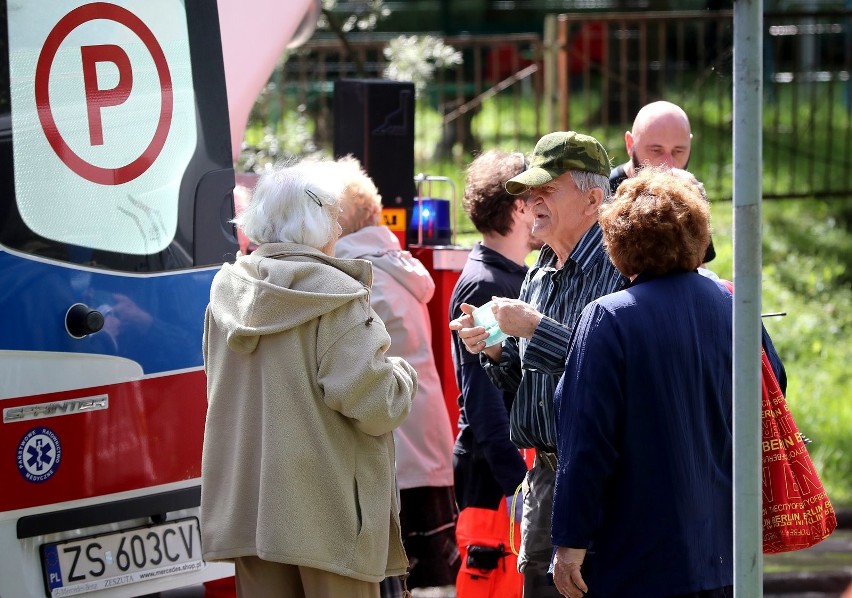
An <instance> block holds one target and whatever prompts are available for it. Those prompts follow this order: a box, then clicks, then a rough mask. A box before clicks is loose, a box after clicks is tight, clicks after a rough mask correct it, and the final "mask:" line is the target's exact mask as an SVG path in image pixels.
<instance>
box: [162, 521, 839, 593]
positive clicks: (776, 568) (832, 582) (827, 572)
mask: <svg viewBox="0 0 852 598" xmlns="http://www.w3.org/2000/svg"><path fill="white" fill-rule="evenodd" d="M154 596H156V595H154ZM412 596H413V598H455V591H454V589H453V588H451V587H446V588H418V589H415V590H413V591H412ZM159 597H160V598H202V597H205V592H204V588H203V587H201V586H196V587H194V588H184V589H183V590H173V591H170V592H162V593H160V594H159ZM206 598H210V597H209V594H208V596H207V597H206ZM744 598H750V597H748V596H746V597H744ZM763 598H852V509H843V510H839V511H838V512H837V529H836V530H835V531H834V533H832V534H831V535H830V536H829V537H828V538H826V539H825V540H823V541H822V542H820V543H819V544H817V545H815V546H812V547H810V548H807V549H805V550H796V551H794V552H784V553H781V554H768V555H764V557H763Z"/></svg>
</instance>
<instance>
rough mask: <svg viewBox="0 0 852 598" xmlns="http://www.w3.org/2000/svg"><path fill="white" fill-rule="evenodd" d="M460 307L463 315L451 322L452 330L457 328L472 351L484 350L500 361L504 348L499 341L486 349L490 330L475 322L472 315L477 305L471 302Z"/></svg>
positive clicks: (466, 345) (466, 346) (461, 337)
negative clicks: (486, 340)
mask: <svg viewBox="0 0 852 598" xmlns="http://www.w3.org/2000/svg"><path fill="white" fill-rule="evenodd" d="M460 308H461V310H462V315H460V316H459V317H458V318H456V319H455V320H452V321H451V322H450V330H455V331H457V332H458V333H459V338H460V339H461V342H463V343H464V346H465V348H467V350H468V351H470V352H471V353H473V354H476V353H482V352H484V353H485V354H486V355H487V356H488V358H489V359H491V360H492V361H496V362H499V361H500V355H501V354H502V353H503V349H502V348H501V347H500V344H499V343H498V344H496V345H492V346H491V347H488V348H487V349H486V347H485V339H487V338H488V332H487V331H486V330H485V328H484V327H483V326H477V325H476V324H474V322H473V315H471V314H473V310H474V309H476V307H474V306H473V305H470V304H469V303H462V304H461V306H460Z"/></svg>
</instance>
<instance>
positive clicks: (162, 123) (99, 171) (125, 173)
mask: <svg viewBox="0 0 852 598" xmlns="http://www.w3.org/2000/svg"><path fill="white" fill-rule="evenodd" d="M96 19H106V20H110V21H115V22H117V23H120V24H122V25H124V26H125V27H127V28H128V29H130V30H131V31H132V32H133V33H135V34H136V35H137V36H138V37H139V39H140V40H142V42H143V43H144V44H145V47H146V48H148V51H149V52H150V53H151V58H153V59H154V65H155V66H156V68H157V74H158V75H159V77H160V91H161V92H162V103H161V105H160V118H159V120H158V121H157V128H156V130H155V131H154V137H153V139H151V143H149V144H148V147H146V148H145V150H144V151H143V152H142V154H141V155H140V156H139V157H138V158H136V159H135V160H133V161H132V162H130V163H129V164H126V165H124V166H121V167H119V168H103V167H101V166H95V165H94V164H91V163H90V162H87V161H86V160H84V159H83V158H81V157H80V156H78V155H77V154H76V153H74V150H72V149H71V147H70V146H69V145H68V144H67V143H66V142H65V140H64V139H63V138H62V135H61V134H60V133H59V129H58V128H57V126H56V121H55V120H54V119H53V111H52V110H51V108H50V90H49V87H48V85H49V82H50V81H49V80H50V67H51V66H52V65H53V60H54V58H56V52H57V51H58V50H59V46H60V45H61V44H62V42H63V41H64V40H65V38H66V37H68V34H69V33H71V32H72V31H73V30H74V29H76V28H77V27H79V26H80V25H82V24H83V23H87V22H89V21H94V20H96ZM35 100H36V108H37V109H38V118H39V121H41V126H42V129H44V134H45V136H46V137H47V142H48V143H49V144H50V147H52V148H53V151H54V152H56V155H57V156H59V159H60V160H62V161H63V162H64V163H65V164H66V165H67V166H68V168H70V169H71V170H73V171H74V172H76V173H77V174H79V175H80V176H81V177H83V178H84V179H86V180H89V181H92V182H93V183H99V184H101V185H121V184H123V183H127V182H130V181H132V180H133V179H135V178H136V177H138V176H139V175H141V174H142V173H144V172H145V171H146V170H148V168H150V166H151V164H153V163H154V160H156V159H157V156H158V155H159V154H160V152H161V151H162V150H163V146H164V145H165V144H166V138H167V137H168V134H169V127H170V126H171V122H172V107H173V103H174V98H173V95H172V77H171V74H170V73H169V66H168V64H167V63H166V55H165V54H164V53H163V49H162V48H161V47H160V44H159V43H157V38H155V37H154V34H153V33H152V32H151V30H150V29H148V26H147V25H145V23H143V22H142V20H141V19H140V18H139V17H137V16H136V15H134V14H133V13H132V12H130V11H129V10H127V9H125V8H122V7H120V6H116V5H115V4H108V3H106V2H94V3H92V4H86V5H84V6H80V7H78V8H75V9H74V10H72V11H71V12H69V13H68V14H67V15H65V16H64V17H62V19H60V20H59V22H58V23H57V24H56V26H55V27H54V28H53V30H52V31H51V32H50V34H49V35H48V36H47V39H46V40H45V41H44V47H43V48H42V49H41V54H39V57H38V64H37V65H36V73H35Z"/></svg>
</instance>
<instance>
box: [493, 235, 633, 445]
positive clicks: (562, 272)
mask: <svg viewBox="0 0 852 598" xmlns="http://www.w3.org/2000/svg"><path fill="white" fill-rule="evenodd" d="M556 263H557V256H556V253H555V252H554V251H553V250H552V249H551V248H550V247H548V246H547V245H545V246H544V247H543V248H542V250H541V253H540V254H539V256H538V260H537V261H536V263H535V266H533V267H532V268H530V270H529V272H527V276H526V279H525V280H524V284H523V286H522V287H521V295H520V299H521V301H524V302H526V303H528V304H529V305H531V306H532V307H534V308H535V309H537V310H538V311H539V312H541V313H542V314H543V315H544V317H543V318H542V319H541V322H540V323H539V325H538V327H537V328H536V329H535V332H534V333H533V336H532V338H531V339H526V338H522V339H520V340H519V339H517V338H514V337H509V338H507V339H506V340H505V341H503V353H502V356H501V358H500V363H499V364H497V363H492V362H491V361H490V360H489V359H488V358H487V357H486V356H485V355H481V357H480V359H481V363H482V365H483V367H485V371H486V372H487V373H488V377H489V378H490V379H491V381H492V382H493V383H494V384H495V385H496V386H497V387H498V388H501V389H503V390H507V391H510V392H516V393H517V394H516V396H515V402H514V403H513V405H512V412H511V416H510V424H511V439H512V442H513V443H514V444H515V445H516V446H518V447H520V448H536V449H539V450H542V451H547V452H551V453H555V452H556V421H555V419H554V412H553V393H554V391H555V390H556V384H557V383H558V382H559V378H560V377H561V376H562V372H563V370H564V369H565V358H566V356H567V354H568V344H569V342H570V340H571V335H572V333H573V331H574V326H575V324H576V323H577V320H578V319H579V317H580V312H581V311H583V308H584V307H585V306H586V305H587V304H588V303H591V302H592V301H594V300H595V299H597V298H598V297H602V296H603V295H607V294H609V293H613V292H615V291H619V290H621V289H622V288H624V287H625V286H627V279H626V278H624V277H623V276H622V275H621V274H620V273H619V272H618V270H616V269H615V266H613V265H612V262H611V261H610V260H609V257H608V256H607V255H606V252H605V251H604V248H603V233H602V232H601V228H600V226H599V225H598V223H597V222H596V223H595V224H593V225H592V227H591V228H590V229H589V230H588V231H587V232H586V234H585V235H583V237H582V238H581V239H580V241H579V243H577V246H576V247H574V250H573V251H572V252H571V255H570V256H568V260H567V261H566V262H565V264H564V265H563V266H562V268H557V267H556Z"/></svg>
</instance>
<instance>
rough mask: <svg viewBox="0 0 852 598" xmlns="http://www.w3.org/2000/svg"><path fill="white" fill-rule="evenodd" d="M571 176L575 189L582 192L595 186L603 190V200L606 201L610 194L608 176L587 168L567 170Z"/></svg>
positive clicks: (586, 191)
mask: <svg viewBox="0 0 852 598" xmlns="http://www.w3.org/2000/svg"><path fill="white" fill-rule="evenodd" d="M568 172H570V173H571V178H572V179H574V184H575V185H577V189H579V190H580V191H582V192H583V193H588V192H589V191H591V190H592V189H594V188H595V187H597V188H598V189H600V190H601V191H603V200H604V202H608V201H609V200H610V199H611V196H612V190H611V189H610V187H609V178H608V177H605V176H604V175H602V174H598V173H596V172H589V171H588V170H569V171H568Z"/></svg>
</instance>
